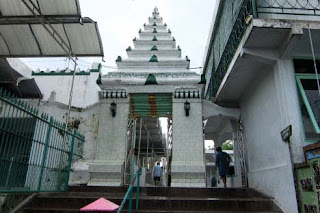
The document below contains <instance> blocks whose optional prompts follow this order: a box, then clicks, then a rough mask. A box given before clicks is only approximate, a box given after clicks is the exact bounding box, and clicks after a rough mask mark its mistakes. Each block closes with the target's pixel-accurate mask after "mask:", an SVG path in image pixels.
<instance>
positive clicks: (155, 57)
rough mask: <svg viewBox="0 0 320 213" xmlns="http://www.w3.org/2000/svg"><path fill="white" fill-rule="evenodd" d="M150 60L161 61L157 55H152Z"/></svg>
mask: <svg viewBox="0 0 320 213" xmlns="http://www.w3.org/2000/svg"><path fill="white" fill-rule="evenodd" d="M149 62H159V61H158V57H157V56H156V55H153V56H151V58H150V60H149Z"/></svg>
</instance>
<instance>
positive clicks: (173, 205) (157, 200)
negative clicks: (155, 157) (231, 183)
mask: <svg viewBox="0 0 320 213" xmlns="http://www.w3.org/2000/svg"><path fill="white" fill-rule="evenodd" d="M98 198H99V197H97V198H92V197H87V198H84V197H79V196H73V197H55V198H52V197H41V196H40V197H38V198H37V199H36V200H35V201H34V202H33V205H32V206H33V207H36V208H51V209H60V208H65V207H68V208H69V209H80V208H82V207H84V206H86V205H87V204H89V203H91V202H93V201H95V200H96V199H98ZM107 199H108V200H110V201H112V202H114V203H116V204H118V205H120V204H121V202H122V198H107ZM133 202H134V203H135V199H133ZM133 206H134V205H133ZM275 207H276V206H275V205H274V203H273V202H272V201H271V200H270V199H265V198H254V199H253V198H224V199H221V198H172V197H171V198H168V197H141V198H140V209H142V210H146V209H153V210H163V209H165V210H170V211H198V210H202V211H208V210H212V211H213V210H221V211H229V210H242V211H244V210H247V209H250V210H252V211H253V210H255V211H264V210H268V211H269V210H274V209H275Z"/></svg>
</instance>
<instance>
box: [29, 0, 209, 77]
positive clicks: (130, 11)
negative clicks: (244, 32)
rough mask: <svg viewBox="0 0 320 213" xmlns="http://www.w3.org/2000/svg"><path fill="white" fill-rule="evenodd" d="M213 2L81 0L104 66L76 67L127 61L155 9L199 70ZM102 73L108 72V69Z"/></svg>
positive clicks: (44, 63) (59, 62) (44, 61)
mask: <svg viewBox="0 0 320 213" xmlns="http://www.w3.org/2000/svg"><path fill="white" fill-rule="evenodd" d="M214 2H215V0H80V7H81V13H82V16H83V17H90V18H92V19H93V20H94V21H97V22H98V27H99V31H100V34H101V39H102V43H103V49H104V54H105V57H104V60H105V62H102V61H101V58H80V61H79V65H81V66H82V67H81V68H82V69H85V68H86V67H89V66H90V63H91V62H93V61H96V62H102V63H103V64H104V65H105V66H108V67H115V66H116V64H115V60H116V58H117V56H118V55H120V56H121V57H122V58H126V57H127V55H126V51H125V49H126V48H127V47H128V46H131V47H133V42H132V39H133V38H134V37H138V31H139V29H140V28H141V29H143V24H144V23H147V22H148V18H149V16H151V15H152V11H153V9H154V7H155V6H157V7H158V8H159V12H160V16H161V17H163V20H164V22H165V23H167V25H168V28H170V29H171V31H172V36H174V37H175V39H176V41H177V45H180V47H181V49H182V57H185V56H186V55H188V57H189V58H190V59H191V65H190V67H201V66H202V62H203V54H204V50H205V45H206V43H207V38H208V33H209V28H210V25H211V20H212V15H213V10H214V8H213V7H214ZM23 61H24V62H25V63H27V65H28V66H29V67H31V68H32V69H34V70H35V69H37V68H40V69H41V70H44V69H46V68H47V67H49V68H51V69H56V68H57V67H58V68H65V67H66V66H67V64H68V63H67V62H66V59H65V58H53V59H52V58H41V59H36V60H35V59H24V60H23ZM35 61H36V62H35ZM50 61H52V62H51V63H50ZM70 65H71V64H70ZM70 67H71V66H70ZM104 69H106V71H107V70H108V69H109V68H107V67H105V68H104Z"/></svg>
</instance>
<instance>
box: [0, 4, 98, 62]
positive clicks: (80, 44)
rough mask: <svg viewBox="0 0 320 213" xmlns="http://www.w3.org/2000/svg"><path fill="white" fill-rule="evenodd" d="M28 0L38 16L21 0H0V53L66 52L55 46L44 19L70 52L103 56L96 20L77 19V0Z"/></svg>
mask: <svg viewBox="0 0 320 213" xmlns="http://www.w3.org/2000/svg"><path fill="white" fill-rule="evenodd" d="M29 1H32V2H33V3H34V4H35V5H36V6H37V7H38V8H40V10H41V15H40V16H38V17H35V16H33V14H32V13H31V12H30V10H29V9H28V8H27V6H26V5H25V4H24V3H23V1H22V0H1V1H0V12H1V14H0V57H52V56H61V57H66V56H68V53H69V50H68V52H67V51H66V50H64V49H62V48H61V47H60V46H59V44H58V43H57V42H56V41H55V39H54V38H53V37H52V36H51V35H50V34H49V33H48V31H47V30H46V29H45V27H44V26H43V25H42V24H44V23H45V24H46V25H45V26H47V27H49V25H47V24H48V23H50V25H51V26H52V27H53V29H54V30H55V31H56V32H55V33H53V34H55V35H57V34H58V35H60V36H61V38H62V39H63V41H64V43H65V44H66V45H64V47H65V46H68V48H67V49H70V52H71V53H72V55H75V56H103V48H102V42H101V39H100V34H99V30H98V26H97V23H96V22H94V21H92V20H91V19H90V18H83V19H80V18H81V17H80V8H79V2H78V0H28V2H29ZM36 14H38V13H37V12H36ZM41 20H42V21H41ZM80 20H81V22H80ZM43 21H44V22H43ZM42 22H43V23H42ZM50 31H51V32H52V29H51V30H50ZM60 41H61V40H60Z"/></svg>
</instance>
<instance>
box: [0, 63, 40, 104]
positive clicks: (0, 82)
mask: <svg viewBox="0 0 320 213" xmlns="http://www.w3.org/2000/svg"><path fill="white" fill-rule="evenodd" d="M0 88H3V89H5V90H6V91H9V92H11V93H12V94H14V95H15V96H16V97H19V98H32V99H40V98H42V94H41V92H40V89H39V87H38V86H37V84H36V82H35V80H34V79H33V78H32V79H28V78H25V77H23V76H22V75H21V74H20V73H19V72H17V71H16V70H15V69H13V68H12V67H11V66H10V64H9V63H8V61H7V60H6V59H4V58H0Z"/></svg>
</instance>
